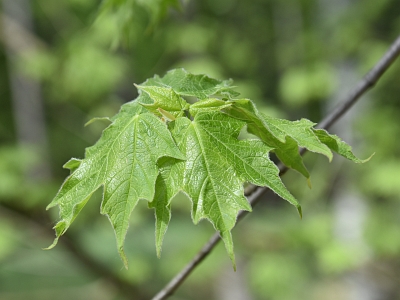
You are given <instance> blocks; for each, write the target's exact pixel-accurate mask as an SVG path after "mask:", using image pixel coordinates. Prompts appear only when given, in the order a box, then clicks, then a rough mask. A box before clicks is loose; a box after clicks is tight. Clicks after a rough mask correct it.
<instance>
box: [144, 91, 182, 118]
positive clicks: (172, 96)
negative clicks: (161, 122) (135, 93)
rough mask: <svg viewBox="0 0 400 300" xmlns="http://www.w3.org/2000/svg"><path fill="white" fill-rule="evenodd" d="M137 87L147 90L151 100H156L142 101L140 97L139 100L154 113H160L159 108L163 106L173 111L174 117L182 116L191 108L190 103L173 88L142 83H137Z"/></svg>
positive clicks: (163, 108)
mask: <svg viewBox="0 0 400 300" xmlns="http://www.w3.org/2000/svg"><path fill="white" fill-rule="evenodd" d="M136 87H137V88H138V89H139V90H140V91H143V92H145V93H146V94H147V95H148V96H149V97H150V98H151V100H153V101H154V102H153V103H151V104H149V103H141V102H140V98H139V101H138V102H139V103H140V104H142V105H143V106H144V107H146V108H147V109H148V110H150V111H152V112H154V113H158V112H159V111H158V109H160V108H161V109H162V110H165V111H167V112H168V113H171V114H172V115H173V116H174V117H180V116H182V115H183V113H184V110H185V109H188V108H189V103H187V102H186V101H185V100H184V99H183V98H182V97H181V96H179V95H178V94H177V93H176V92H175V91H174V90H173V89H172V88H165V87H159V86H141V85H136Z"/></svg>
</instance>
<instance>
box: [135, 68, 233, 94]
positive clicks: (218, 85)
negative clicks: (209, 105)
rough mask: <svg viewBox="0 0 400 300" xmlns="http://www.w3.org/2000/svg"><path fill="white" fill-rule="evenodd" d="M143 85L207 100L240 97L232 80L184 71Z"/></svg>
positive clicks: (155, 78)
mask: <svg viewBox="0 0 400 300" xmlns="http://www.w3.org/2000/svg"><path fill="white" fill-rule="evenodd" d="M141 85H146V86H160V87H166V88H168V87H169V88H172V89H173V90H174V91H175V92H176V93H177V94H179V95H182V96H192V97H196V98H198V99H205V98H208V97H210V96H212V95H217V96H221V97H226V98H233V97H237V96H238V95H239V93H238V92H235V91H234V90H233V88H234V87H233V86H232V80H223V81H221V80H217V79H213V78H210V77H208V76H206V75H194V74H190V73H188V72H187V71H186V70H184V69H175V70H171V71H169V72H168V73H167V74H166V75H165V76H164V77H161V78H160V77H159V76H158V75H156V76H154V77H153V78H150V79H148V80H147V81H145V82H144V83H143V84H141Z"/></svg>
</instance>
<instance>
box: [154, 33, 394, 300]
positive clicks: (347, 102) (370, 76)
mask: <svg viewBox="0 0 400 300" xmlns="http://www.w3.org/2000/svg"><path fill="white" fill-rule="evenodd" d="M399 55H400V36H398V37H397V39H396V40H395V41H394V42H393V44H392V45H391V46H390V48H389V49H388V51H387V52H386V53H385V54H384V55H383V57H382V58H381V59H380V60H379V61H378V63H377V64H376V65H375V66H374V67H373V68H372V69H371V70H370V71H369V72H368V73H367V74H366V75H365V76H364V78H363V79H361V80H360V82H359V83H358V84H357V85H356V87H355V88H354V89H353V91H352V92H351V93H350V95H349V96H348V97H347V98H345V99H344V100H343V101H342V103H341V104H340V105H339V106H337V107H336V108H335V109H334V110H333V111H332V112H330V113H329V114H328V115H327V116H326V117H325V118H324V119H323V120H322V121H321V122H320V123H319V124H318V125H317V128H321V129H328V128H329V127H330V126H332V125H333V124H334V123H335V122H336V121H337V120H338V119H340V118H341V117H342V116H343V115H344V114H345V113H346V112H347V111H348V110H349V109H350V108H351V107H352V106H353V105H354V104H355V103H356V102H357V100H358V99H359V98H360V97H361V96H362V95H363V94H364V93H365V92H367V91H368V90H369V89H370V88H372V87H373V86H374V85H375V84H376V83H377V82H378V80H379V79H380V78H381V76H382V75H383V74H384V73H385V72H386V71H387V69H388V68H389V67H390V66H391V65H392V64H393V62H394V61H395V60H396V58H397V57H398V56H399ZM304 152H305V149H302V151H301V153H302V154H303V153H304ZM278 167H279V170H280V175H283V174H284V173H286V171H287V170H288V168H287V167H286V166H284V165H282V164H279V165H278ZM266 191H269V189H268V188H266V187H259V188H257V189H255V190H254V192H253V193H252V194H251V195H249V196H248V197H247V199H248V200H249V202H250V204H251V206H252V207H254V206H255V205H256V204H257V203H258V201H259V200H260V199H261V197H260V196H261V195H263V194H264V193H265V192H266ZM247 214H248V212H246V211H241V212H240V213H239V214H238V218H237V222H239V221H240V220H241V219H243V217H244V216H245V215H247ZM220 240H221V239H220V236H219V234H218V233H215V234H214V235H213V236H212V237H211V238H210V240H209V241H208V242H207V243H206V244H205V245H204V246H203V248H202V249H201V250H200V251H199V252H198V253H197V254H196V256H195V257H194V258H193V259H192V260H191V261H190V262H189V263H188V264H187V265H186V266H185V267H184V268H183V269H182V270H181V271H180V272H179V273H178V274H177V275H176V276H175V277H174V278H173V279H172V280H171V281H170V282H169V283H168V284H167V285H166V286H165V287H164V288H163V289H162V290H161V291H160V292H159V293H158V294H157V295H155V296H154V297H153V299H152V300H163V299H166V298H168V297H169V296H171V295H172V294H173V293H174V292H175V291H176V289H177V288H178V287H179V286H180V285H181V284H182V283H183V282H184V281H185V280H186V278H187V277H188V276H189V275H190V274H191V272H193V270H194V269H195V268H196V267H197V265H199V264H200V263H201V262H202V261H203V260H204V259H205V258H206V257H207V256H208V255H209V254H210V253H211V251H212V250H213V249H214V247H215V246H216V245H217V244H218V242H219V241H220Z"/></svg>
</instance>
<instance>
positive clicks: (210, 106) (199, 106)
mask: <svg viewBox="0 0 400 300" xmlns="http://www.w3.org/2000/svg"><path fill="white" fill-rule="evenodd" d="M231 105H232V104H231V103H230V102H229V101H224V100H221V99H216V98H208V99H204V100H200V101H197V102H195V103H193V104H192V105H190V109H189V113H190V115H192V116H195V115H196V114H197V113H199V112H211V111H220V110H222V109H224V108H227V107H229V106H231Z"/></svg>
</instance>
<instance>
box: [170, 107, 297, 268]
mask: <svg viewBox="0 0 400 300" xmlns="http://www.w3.org/2000/svg"><path fill="white" fill-rule="evenodd" d="M244 125H245V123H244V122H241V121H239V120H237V119H233V118H231V117H229V116H228V115H226V114H223V113H221V112H211V113H205V112H202V113H198V114H197V115H196V116H195V118H194V120H193V121H191V120H189V119H188V118H179V119H177V120H176V121H175V122H172V123H171V124H170V126H171V132H172V135H173V137H174V138H175V140H176V141H177V144H178V146H179V148H180V149H181V151H182V152H183V153H184V155H185V156H186V161H184V162H180V163H179V164H181V165H184V166H180V168H181V170H183V178H182V182H181V184H182V189H183V190H184V192H185V193H186V194H187V195H188V196H189V197H190V198H191V200H192V202H193V205H192V218H193V221H194V222H195V223H197V222H198V221H199V220H200V219H202V218H206V219H208V220H210V222H211V223H212V224H213V225H214V227H215V229H216V230H218V231H219V232H220V235H221V237H222V239H223V241H224V243H225V246H226V249H227V251H228V253H229V256H230V257H231V259H232V261H233V262H234V254H233V242H232V236H231V233H230V232H231V230H232V228H233V226H234V225H235V223H236V217H237V214H238V212H239V211H240V210H247V211H251V206H250V205H249V203H248V201H247V200H246V198H245V197H244V195H243V183H244V182H251V183H253V184H256V185H258V186H266V187H269V188H270V189H271V190H273V191H274V192H275V193H277V194H278V195H279V196H281V197H282V198H283V199H286V200H287V201H289V202H290V203H292V204H293V205H295V206H296V207H297V208H298V210H299V213H300V214H301V209H300V205H299V204H298V202H297V201H296V199H295V198H294V197H293V196H292V195H291V194H290V192H289V191H288V190H287V189H286V188H285V186H284V185H283V183H282V181H281V179H280V177H279V169H278V168H277V166H276V165H275V164H274V163H273V162H272V161H271V160H270V159H269V156H268V153H269V151H270V150H271V149H272V148H270V147H268V146H267V145H265V144H264V143H263V142H262V141H260V140H238V138H237V137H238V135H239V132H240V131H241V129H242V128H243V127H244ZM172 194H173V193H172Z"/></svg>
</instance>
